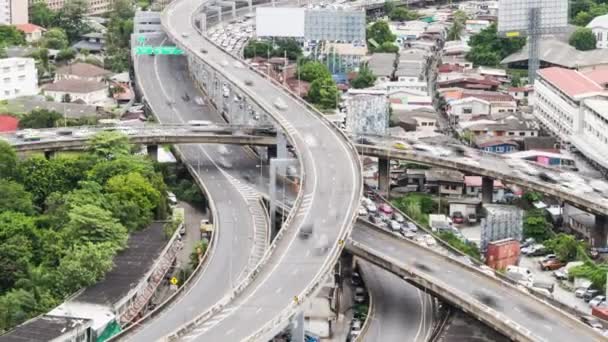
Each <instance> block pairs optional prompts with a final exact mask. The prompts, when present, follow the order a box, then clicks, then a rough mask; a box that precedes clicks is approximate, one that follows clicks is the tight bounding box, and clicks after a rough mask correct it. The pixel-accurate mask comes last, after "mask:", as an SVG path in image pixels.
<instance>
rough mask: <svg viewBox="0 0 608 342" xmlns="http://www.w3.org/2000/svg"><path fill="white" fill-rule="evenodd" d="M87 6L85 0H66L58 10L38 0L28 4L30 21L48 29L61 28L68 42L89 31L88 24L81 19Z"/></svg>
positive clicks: (73, 41)
mask: <svg viewBox="0 0 608 342" xmlns="http://www.w3.org/2000/svg"><path fill="white" fill-rule="evenodd" d="M88 7H89V2H88V1H87V0H67V1H66V2H65V4H64V5H63V7H62V8H61V9H60V10H59V11H57V12H54V11H51V10H50V9H49V8H48V6H47V4H46V3H45V2H42V1H38V2H36V3H35V4H33V5H32V6H30V10H29V15H30V22H31V23H32V24H36V25H39V26H42V27H44V28H47V29H49V30H50V29H52V28H59V29H62V30H63V31H64V32H65V34H66V36H67V39H68V41H69V43H75V42H76V41H78V39H80V36H81V35H83V34H85V33H87V32H89V31H90V28H89V26H88V25H87V24H86V22H85V21H84V20H83V19H84V16H85V14H86V13H87V11H88ZM47 33H48V32H47Z"/></svg>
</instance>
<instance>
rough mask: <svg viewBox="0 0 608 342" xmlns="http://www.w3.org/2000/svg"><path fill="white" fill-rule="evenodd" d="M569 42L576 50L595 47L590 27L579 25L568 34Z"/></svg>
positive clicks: (595, 41)
mask: <svg viewBox="0 0 608 342" xmlns="http://www.w3.org/2000/svg"><path fill="white" fill-rule="evenodd" d="M569 43H570V45H572V46H574V47H575V48H576V49H577V50H580V51H587V50H593V49H595V45H596V43H597V40H596V39H595V35H594V34H593V32H592V31H591V29H590V28H586V27H579V28H577V29H576V30H575V31H574V32H573V33H572V35H571V36H570V40H569Z"/></svg>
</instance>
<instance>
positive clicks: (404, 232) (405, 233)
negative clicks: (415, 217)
mask: <svg viewBox="0 0 608 342" xmlns="http://www.w3.org/2000/svg"><path fill="white" fill-rule="evenodd" d="M401 235H403V236H404V237H405V238H407V239H413V238H415V237H416V233H414V232H413V231H411V230H409V229H404V228H403V227H402V228H401Z"/></svg>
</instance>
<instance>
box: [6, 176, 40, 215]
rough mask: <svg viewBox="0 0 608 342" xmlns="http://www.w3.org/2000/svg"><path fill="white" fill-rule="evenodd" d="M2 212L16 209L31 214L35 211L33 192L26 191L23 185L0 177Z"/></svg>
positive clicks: (15, 210)
mask: <svg viewBox="0 0 608 342" xmlns="http://www.w3.org/2000/svg"><path fill="white" fill-rule="evenodd" d="M0 194H2V196H0V213H3V212H5V211H14V212H20V213H24V214H28V215H31V214H33V213H34V204H33V202H32V194H30V193H29V192H27V191H25V189H24V188H23V185H21V184H19V183H17V182H14V181H10V180H6V179H0Z"/></svg>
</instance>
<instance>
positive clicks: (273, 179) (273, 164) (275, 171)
mask: <svg viewBox="0 0 608 342" xmlns="http://www.w3.org/2000/svg"><path fill="white" fill-rule="evenodd" d="M294 164H296V165H297V160H296V159H271V160H270V170H269V171H270V191H269V192H270V193H269V194H270V232H271V235H272V236H273V237H274V236H276V233H277V232H278V230H279V226H278V225H277V222H276V221H277V219H276V217H277V215H276V212H277V208H278V204H279V202H278V201H279V200H280V201H281V202H280V203H283V204H285V191H286V190H285V187H286V186H287V185H286V184H285V182H283V188H282V189H281V194H280V197H278V198H277V195H279V194H277V177H278V176H279V175H280V172H279V171H280V170H281V169H286V168H287V166H289V165H294ZM286 216H287V214H286V213H285V212H284V213H283V218H285V217H286Z"/></svg>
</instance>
